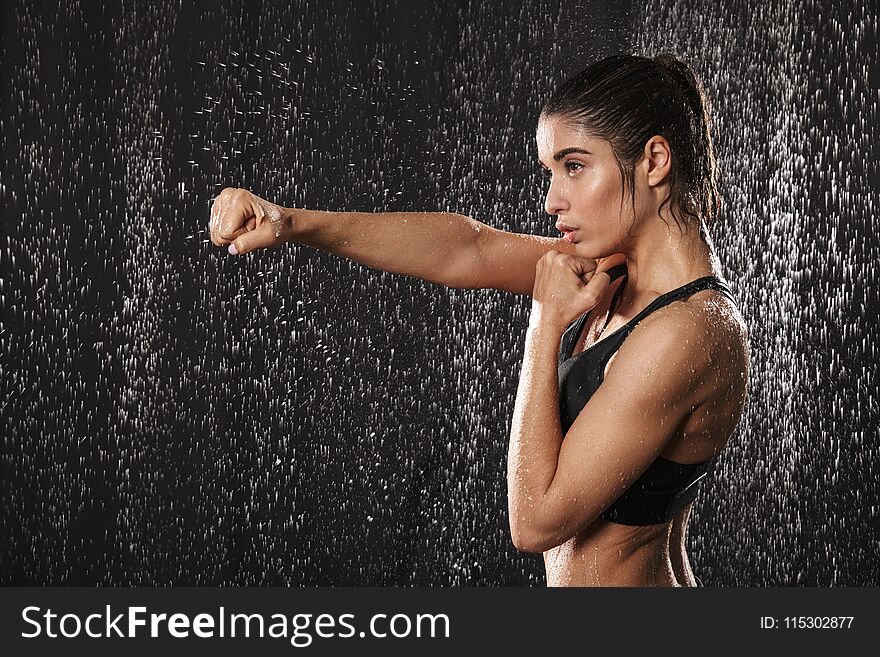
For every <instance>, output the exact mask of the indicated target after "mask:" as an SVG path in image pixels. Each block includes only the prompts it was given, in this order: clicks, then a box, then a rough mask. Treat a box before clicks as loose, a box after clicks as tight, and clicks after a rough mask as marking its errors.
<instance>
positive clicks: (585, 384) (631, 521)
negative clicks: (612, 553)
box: [558, 264, 736, 525]
mask: <svg viewBox="0 0 880 657" xmlns="http://www.w3.org/2000/svg"><path fill="white" fill-rule="evenodd" d="M607 273H608V275H609V276H610V277H611V280H612V281H613V280H616V279H617V278H620V277H621V276H624V277H625V276H626V265H624V264H621V265H618V266H616V267H613V268H611V269H609V270H608V272H607ZM624 287H626V279H624V281H623V282H622V283H621V284H620V286H618V288H617V291H616V292H615V293H614V297H613V298H612V300H611V304H610V310H609V311H608V319H607V320H606V321H605V326H608V322H609V321H610V320H611V316H612V314H613V312H614V308H615V307H616V305H617V302H618V300H619V299H620V296H621V294H622V293H623V288H624ZM708 289H711V290H718V291H720V292H722V293H723V294H726V295H727V296H728V297H729V298H730V299H731V300H732V301H733V302H734V303H736V299H734V297H733V295H732V294H731V292H730V289H729V288H728V287H727V285H725V284H724V283H723V282H722V281H721V280H719V279H718V278H717V277H715V276H704V277H703V278H698V279H697V280H695V281H691V282H690V283H687V284H685V285H682V286H681V287H679V288H676V289H674V290H672V291H670V292H667V293H666V294H663V295H661V296H659V297H657V298H656V299H654V301H652V302H651V303H650V304H649V305H648V307H647V308H645V309H644V310H643V311H642V312H640V313H639V314H638V315H636V316H635V317H634V318H633V319H632V320H630V321H629V322H627V323H626V324H625V325H624V326H622V327H620V328H619V329H618V330H616V331H614V332H613V333H611V334H610V335H608V336H607V337H605V338H603V339H602V340H600V341H599V342H597V343H595V344H594V345H592V346H591V347H589V348H587V349H585V350H584V351H582V352H580V353H578V354H575V355H574V356H572V355H571V353H572V351H573V350H574V345H575V343H576V342H577V339H578V337H579V336H580V334H581V330H582V329H583V327H584V324H585V322H586V321H587V317H589V314H590V313H589V312H586V313H584V314H583V315H581V316H580V317H579V318H578V319H576V320H575V321H574V322H573V323H572V324H571V325H570V326H569V327H568V328H567V329H566V331H565V333H564V334H563V336H562V342H561V345H560V349H559V363H558V365H559V368H558V373H559V411H560V415H561V420H562V433H563V435H565V434H566V433H567V432H568V430H569V428H570V427H571V425H572V424H573V423H574V420H575V418H576V417H577V415H578V413H580V412H581V410H582V409H583V408H584V406H586V404H587V402H588V401H589V400H590V397H592V396H593V394H594V393H595V392H596V390H598V389H599V386H600V385H602V381H603V380H604V378H605V366H606V365H607V364H608V361H609V360H610V359H611V356H613V355H614V354H615V353H616V352H617V350H618V349H620V346H621V345H622V344H623V341H624V340H626V338H627V336H628V335H629V334H630V332H631V331H632V330H633V329H634V328H635V327H636V325H637V324H638V323H639V322H640V321H642V320H643V319H644V318H645V317H647V316H648V315H650V314H651V313H652V312H654V311H655V310H657V309H658V308H662V307H663V306H665V305H667V304H670V303H672V302H673V301H676V300H678V299H682V298H686V297H688V296H690V295H691V294H694V293H695V292H698V291H700V290H708ZM605 326H603V327H602V330H603V331H604V330H605ZM713 462H714V459H710V460H709V461H704V462H703V463H693V464H685V463H676V462H675V461H670V460H669V459H665V458H663V457H662V456H658V457H657V460H655V461H654V462H653V463H652V464H651V465H650V466H648V469H647V470H645V472H644V473H643V474H642V476H641V477H639V478H638V479H637V480H636V481H635V482H633V484H632V486H630V487H629V488H628V489H627V490H626V491H624V493H623V494H622V495H621V496H620V497H618V498H617V499H616V500H615V501H614V503H613V504H612V505H611V506H609V507H608V508H607V509H606V510H605V511H604V512H603V514H602V519H603V520H608V521H611V522H616V523H619V524H622V525H653V524H656V523H662V522H667V521H669V520H670V519H671V518H672V517H673V516H674V515H675V513H676V512H677V511H679V510H680V509H682V508H684V507H685V506H687V505H688V504H690V503H691V502H693V501H694V498H696V496H697V485H696V484H697V482H698V481H699V480H700V479H702V478H703V477H704V476H706V474H707V472H708V470H709V467H710V466H711V465H712V464H713Z"/></svg>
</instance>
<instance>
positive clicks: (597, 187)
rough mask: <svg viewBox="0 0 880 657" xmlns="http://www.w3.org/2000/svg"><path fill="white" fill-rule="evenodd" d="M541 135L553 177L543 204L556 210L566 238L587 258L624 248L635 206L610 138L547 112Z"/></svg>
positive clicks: (545, 163)
mask: <svg viewBox="0 0 880 657" xmlns="http://www.w3.org/2000/svg"><path fill="white" fill-rule="evenodd" d="M536 137H537V142H538V159H539V160H540V161H541V165H542V166H543V168H544V169H545V171H546V173H547V175H548V177H549V179H550V186H549V188H548V190H547V198H546V200H545V203H544V208H545V210H546V211H547V213H548V214H552V215H556V217H557V222H556V227H557V229H559V230H560V231H562V233H563V235H564V239H565V240H566V241H567V242H571V243H573V244H576V245H577V246H576V251H577V253H578V254H579V255H581V256H583V257H586V258H601V257H604V256H607V255H610V254H612V253H617V252H621V251H625V250H626V249H625V245H626V243H627V241H628V240H630V239H631V238H632V235H629V236H628V235H627V232H628V231H630V229H631V227H632V226H633V219H634V217H633V208H632V201H631V199H630V197H629V195H628V194H625V195H624V198H623V203H621V191H622V190H623V189H624V183H623V180H622V178H621V175H620V169H618V167H617V162H616V160H615V158H614V155H613V154H612V152H611V144H609V143H608V142H607V141H606V140H604V139H599V138H597V137H592V136H590V135H589V134H588V133H587V132H586V131H585V130H583V129H582V128H579V127H578V126H576V125H574V124H573V123H572V122H570V121H567V120H565V119H563V118H561V117H544V116H542V117H541V119H540V121H539V122H538V131H537V135H536ZM638 196H639V195H638V192H637V193H636V198H638Z"/></svg>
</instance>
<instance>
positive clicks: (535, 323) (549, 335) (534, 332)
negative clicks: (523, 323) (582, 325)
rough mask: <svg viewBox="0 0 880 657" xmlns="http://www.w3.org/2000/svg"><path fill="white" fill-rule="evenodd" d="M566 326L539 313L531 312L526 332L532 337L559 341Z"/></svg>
mask: <svg viewBox="0 0 880 657" xmlns="http://www.w3.org/2000/svg"><path fill="white" fill-rule="evenodd" d="M566 328H567V326H563V325H562V324H560V323H559V322H557V321H553V320H552V319H551V318H550V317H547V316H546V315H543V314H541V313H536V312H532V314H531V316H530V317H529V328H528V332H529V334H530V336H531V337H532V338H534V339H543V338H546V339H549V340H555V341H559V340H560V339H561V338H562V334H563V333H565V329H566Z"/></svg>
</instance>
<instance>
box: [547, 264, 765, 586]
mask: <svg viewBox="0 0 880 657" xmlns="http://www.w3.org/2000/svg"><path fill="white" fill-rule="evenodd" d="M623 280H624V279H623V278H619V279H617V280H616V281H614V282H612V284H611V286H610V287H609V290H608V292H607V293H606V294H605V295H604V297H603V300H602V302H601V303H600V304H599V306H597V307H596V308H595V309H594V310H593V311H592V312H591V314H590V319H589V320H588V321H587V322H586V323H585V325H584V328H583V330H582V332H581V334H580V336H579V337H578V340H577V342H576V344H575V347H574V351H573V353H572V355H575V354H577V353H580V352H581V351H583V350H584V349H586V348H588V347H590V346H592V345H594V344H596V343H598V342H600V341H601V340H602V338H603V336H608V335H611V334H612V333H613V332H614V331H615V330H617V329H618V328H620V327H622V326H624V325H625V324H626V323H627V322H629V321H630V320H632V319H633V318H634V317H635V316H636V315H637V314H638V313H639V312H640V311H641V310H643V309H644V308H645V307H646V306H647V305H648V304H650V303H651V302H652V301H653V300H654V299H655V298H657V297H658V296H659V294H657V293H653V294H652V293H645V294H641V295H637V296H635V297H630V298H627V296H628V295H627V293H625V294H624V295H623V297H622V298H621V300H620V303H619V304H618V307H617V308H615V309H614V315H613V317H611V319H610V321H609V323H608V325H607V326H606V327H605V328H604V330H601V329H602V326H603V325H604V324H605V321H606V318H607V316H608V313H609V305H610V303H611V299H612V297H613V295H614V292H615V291H616V289H617V287H618V286H620V285H621V284H622V283H623ZM627 292H629V291H627ZM674 303H676V304H685V305H686V307H687V308H688V310H689V311H690V312H692V313H694V315H695V316H696V317H699V318H700V319H701V321H704V322H705V323H706V324H707V326H709V327H711V330H712V335H713V360H714V361H715V362H716V367H714V368H713V370H712V374H711V375H710V376H709V377H707V378H706V380H704V381H702V382H701V383H700V384H699V385H697V386H695V388H694V390H693V392H692V395H693V399H692V404H691V405H692V407H693V410H692V412H691V413H690V414H689V415H688V416H687V418H686V419H685V420H684V422H682V424H681V426H680V427H678V429H676V431H675V433H674V435H673V436H672V437H671V438H670V440H669V442H668V444H667V445H666V448H665V449H664V450H663V451H662V452H661V456H662V457H663V458H666V459H669V460H671V461H676V462H678V463H699V462H702V461H707V460H709V459H711V458H712V457H714V456H715V455H717V454H718V453H719V452H720V451H721V449H722V448H723V447H724V445H725V443H726V442H727V439H728V437H729V436H730V434H731V433H732V431H733V429H734V428H735V426H736V424H737V422H738V420H739V417H740V413H741V411H742V407H743V405H744V402H745V394H746V390H745V387H746V377H745V376H741V377H731V376H730V372H743V374H744V375H745V373H746V371H747V367H748V343H747V339H746V330H745V324H744V322H743V320H742V317H741V316H740V314H739V311H738V310H737V308H736V306H735V305H734V304H733V302H731V301H730V300H729V299H727V297H725V296H724V295H723V294H721V293H719V292H718V291H716V290H701V291H698V292H696V293H694V294H692V295H691V296H689V297H687V298H685V299H682V300H679V301H676V302H674ZM661 310H662V309H661ZM657 312H660V311H657ZM649 319H650V316H649V318H647V319H646V320H643V322H642V324H640V326H643V325H644V329H643V330H650V322H649V321H648V320H649ZM600 330H601V335H600V334H599V333H600ZM616 355H617V354H615V355H614V356H612V357H611V359H610V360H609V361H608V363H607V365H606V367H605V372H606V374H607V372H608V371H609V370H610V369H611V368H612V367H614V360H615V358H616ZM689 513H690V507H689V506H688V507H686V508H684V509H682V510H681V511H679V512H678V513H677V514H676V516H675V517H674V518H673V519H671V520H670V521H669V522H667V523H662V524H653V525H644V526H632V525H621V524H616V523H613V522H607V521H605V520H602V519H601V518H600V519H598V520H596V521H595V522H593V523H592V524H591V525H589V526H588V527H587V528H585V529H584V530H582V531H581V532H579V533H578V534H577V535H575V536H574V537H572V538H571V539H569V540H568V541H566V542H565V543H563V544H562V545H559V546H557V547H555V548H553V549H551V550H548V551H547V552H545V553H544V561H545V565H546V570H547V584H548V586H693V585H695V580H694V576H693V573H692V572H691V569H690V565H689V563H688V558H687V553H686V551H685V528H686V524H687V518H688V515H689Z"/></svg>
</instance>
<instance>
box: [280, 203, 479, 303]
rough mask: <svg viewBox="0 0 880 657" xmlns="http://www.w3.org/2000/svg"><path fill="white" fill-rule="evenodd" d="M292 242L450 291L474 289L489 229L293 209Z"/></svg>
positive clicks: (468, 222) (415, 215)
mask: <svg viewBox="0 0 880 657" xmlns="http://www.w3.org/2000/svg"><path fill="white" fill-rule="evenodd" d="M291 212H293V213H294V218H293V226H294V232H293V235H292V238H291V239H292V241H295V242H297V243H300V244H305V245H308V246H311V247H313V248H316V249H320V250H321V251H326V252H328V253H333V254H335V255H339V256H342V257H344V258H348V259H350V260H354V261H355V262H358V263H360V264H362V265H366V266H367V267H372V268H374V269H381V270H383V271H388V272H392V273H395V274H404V275H407V276H415V277H417V278H421V279H424V280H427V281H431V282H434V283H440V284H442V285H446V286H449V287H471V286H474V281H475V279H476V278H477V274H476V272H477V271H478V270H479V267H480V262H479V259H480V236H481V233H483V232H485V231H487V230H489V227H488V226H487V225H485V224H482V223H480V222H479V221H476V220H474V219H471V218H469V217H466V216H464V215H460V214H455V213H450V212H376V213H373V212H323V211H319V210H292V211H291Z"/></svg>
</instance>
